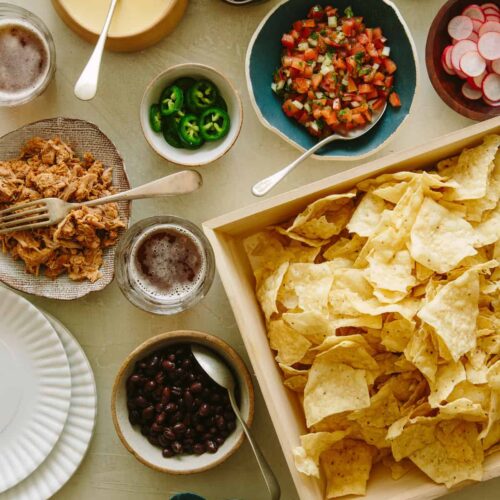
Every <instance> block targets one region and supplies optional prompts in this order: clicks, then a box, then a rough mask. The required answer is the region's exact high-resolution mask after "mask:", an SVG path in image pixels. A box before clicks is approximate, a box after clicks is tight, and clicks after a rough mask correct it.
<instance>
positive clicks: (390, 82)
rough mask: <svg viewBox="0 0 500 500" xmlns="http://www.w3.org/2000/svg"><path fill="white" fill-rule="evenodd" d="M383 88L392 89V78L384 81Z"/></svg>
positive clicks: (389, 77)
mask: <svg viewBox="0 0 500 500" xmlns="http://www.w3.org/2000/svg"><path fill="white" fill-rule="evenodd" d="M384 83H385V86H386V87H387V88H388V89H390V88H391V87H392V84H393V83H394V77H393V76H388V77H386V79H385V82H384Z"/></svg>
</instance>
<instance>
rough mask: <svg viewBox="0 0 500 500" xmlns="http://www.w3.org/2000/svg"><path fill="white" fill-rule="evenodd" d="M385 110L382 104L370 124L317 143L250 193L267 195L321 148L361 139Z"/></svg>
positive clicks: (257, 184)
mask: <svg viewBox="0 0 500 500" xmlns="http://www.w3.org/2000/svg"><path fill="white" fill-rule="evenodd" d="M386 108H387V103H385V104H384V107H383V108H381V109H380V110H378V112H377V113H374V114H373V119H372V121H371V122H370V123H367V124H366V125H365V126H364V127H363V128H355V129H352V130H349V131H348V132H347V133H346V134H345V135H340V134H333V135H330V136H328V137H325V139H323V140H322V141H319V142H318V143H317V144H315V145H314V146H313V147H312V148H310V149H308V150H307V151H306V152H305V153H303V154H302V155H300V156H299V157H298V158H297V159H296V160H294V161H293V162H292V163H290V164H289V165H287V166H286V167H284V168H282V169H281V170H278V172H276V173H274V174H272V175H270V176H269V177H266V178H265V179H262V180H260V181H259V182H257V183H256V184H254V186H253V188H252V193H253V194H254V195H255V196H264V195H265V194H267V193H269V191H271V189H273V187H274V186H276V185H277V184H278V183H279V182H281V181H282V180H283V179H284V178H285V177H286V176H287V175H288V174H289V173H290V172H291V171H292V170H294V169H295V167H297V166H298V165H300V164H301V163H302V162H303V161H304V160H305V159H306V158H309V156H311V155H312V154H313V153H315V152H316V151H318V149H321V148H322V147H323V146H326V145H327V144H330V142H333V141H351V140H352V139H357V138H358V137H361V136H362V135H363V134H366V133H367V132H368V131H369V130H371V129H372V128H373V127H374V126H375V125H376V124H377V122H378V121H379V120H380V118H382V115H383V114H384V112H385V110H386Z"/></svg>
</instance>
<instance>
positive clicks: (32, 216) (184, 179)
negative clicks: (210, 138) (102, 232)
mask: <svg viewBox="0 0 500 500" xmlns="http://www.w3.org/2000/svg"><path fill="white" fill-rule="evenodd" d="M202 182H203V181H202V177H201V175H200V174H199V173H198V172H196V171H195V170H183V171H182V172H177V173H175V174H172V175H169V176H167V177H163V178H162V179H158V180H156V181H152V182H149V183H148V184H144V185H143V186H139V187H136V188H134V189H130V190H128V191H124V192H122V193H116V194H112V195H110V196H105V197H103V198H97V199H96V200H90V201H85V202H83V203H68V202H66V201H64V200H60V199H59V198H44V199H41V200H34V201H30V202H28V203H20V204H17V205H13V206H11V207H9V208H6V209H5V210H0V234H5V233H12V232H14V231H25V230H27V229H37V228H41V227H47V226H52V225H54V224H57V223H58V222H60V221H62V220H63V219H64V217H66V215H68V213H69V212H71V210H75V209H76V208H80V207H93V206H96V205H103V204H105V203H111V202H117V201H129V200H138V199H141V198H157V197H160V196H172V195H177V194H186V193H191V192H193V191H196V190H197V189H199V188H200V187H201V185H202Z"/></svg>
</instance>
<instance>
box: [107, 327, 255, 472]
mask: <svg viewBox="0 0 500 500" xmlns="http://www.w3.org/2000/svg"><path fill="white" fill-rule="evenodd" d="M193 343H196V344H201V345H203V346H205V347H208V348H210V349H212V350H213V351H215V352H216V353H217V354H219V355H220V356H221V357H222V358H223V359H224V360H225V361H226V362H227V364H228V366H229V367H230V368H231V370H232V371H233V374H234V376H235V379H236V381H237V391H236V396H237V400H238V405H239V409H240V412H241V414H242V416H243V418H244V419H245V421H246V423H247V424H248V425H249V426H250V425H251V423H252V420H253V412H254V392H253V385H252V380H251V378H250V374H249V372H248V370H247V368H246V366H245V364H244V362H243V360H242V359H241V358H240V356H239V355H238V354H237V353H236V351H234V349H233V348H232V347H230V346H229V345H228V344H226V343H225V342H224V341H222V340H220V339H219V338H217V337H214V336H213V335H209V334H207V333H202V332H195V331H191V330H179V331H174V332H168V333H164V334H162V335H158V336H156V337H153V338H151V339H149V340H147V341H146V342H144V343H143V344H141V345H140V346H139V347H137V348H136V349H135V350H134V351H133V352H132V353H131V354H130V355H129V356H128V357H127V358H126V359H125V361H124V362H123V364H122V366H121V368H120V370H119V372H118V375H117V377H116V380H115V384H114V387H113V394H112V402H111V411H112V416H113V423H114V425H115V429H116V432H117V433H118V436H119V438H120V440H121V441H122V443H123V444H124V446H125V447H126V448H127V450H128V451H130V452H131V453H132V454H133V455H134V456H135V457H136V458H137V459H138V460H139V461H140V462H142V463H143V464H145V465H147V466H149V467H151V468H153V469H155V470H158V471H162V472H167V473H171V474H192V473H195V472H202V471H205V470H207V469H210V468H212V467H215V466H216V465H218V464H220V463H222V462H224V461H225V460H226V459H227V458H228V457H229V456H230V455H232V454H233V453H234V452H235V451H236V450H237V449H238V448H239V447H240V445H241V443H242V441H243V438H244V434H243V430H242V428H241V426H240V425H239V423H238V421H237V419H236V415H235V413H234V411H233V409H232V408H231V404H230V402H229V397H228V394H227V391H226V390H225V389H223V388H222V387H220V386H219V385H217V384H216V383H215V382H214V381H213V380H212V379H211V378H210V377H209V376H208V375H207V374H206V373H205V372H204V370H203V369H202V368H201V366H200V365H199V364H198V362H197V361H196V359H195V358H194V356H193V353H192V352H191V346H192V345H193Z"/></svg>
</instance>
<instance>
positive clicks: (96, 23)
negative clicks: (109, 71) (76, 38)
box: [52, 0, 188, 52]
mask: <svg viewBox="0 0 500 500" xmlns="http://www.w3.org/2000/svg"><path fill="white" fill-rule="evenodd" d="M129 1H131V0H129ZM133 1H135V2H137V3H138V4H140V3H141V1H139V0H133ZM155 3H158V5H159V8H158V9H157V12H156V9H155V11H154V12H152V13H151V12H149V13H146V14H145V15H147V16H148V17H147V19H148V22H144V21H143V22H142V23H140V26H139V27H138V29H134V28H133V27H131V28H129V29H126V30H124V29H123V24H122V29H121V31H119V29H120V28H119V27H117V24H119V23H118V22H117V21H112V22H111V26H110V30H109V34H108V38H107V41H106V48H107V49H108V50H111V51H114V52H134V51H137V50H143V49H145V48H147V47H150V46H151V45H154V44H155V43H157V42H159V41H160V40H161V39H162V38H164V37H165V36H167V35H168V34H169V33H170V32H171V31H173V30H174V28H175V27H176V26H177V25H178V24H179V22H180V21H181V19H182V17H183V15H184V12H185V10H186V7H187V4H188V0H156V2H153V1H152V2H151V5H149V11H151V10H152V9H153V8H154V7H155V6H154V5H153V4H155ZM52 5H53V6H54V9H55V10H56V12H57V13H58V14H59V16H60V17H61V19H62V20H63V21H64V22H65V23H66V24H67V25H68V26H69V27H70V28H71V29H72V30H73V31H74V32H75V33H77V34H78V35H80V36H81V37H82V38H83V39H85V40H87V42H90V43H94V44H95V43H96V41H97V38H98V37H99V34H100V32H101V26H102V25H103V24H104V20H105V17H106V13H107V11H108V5H109V2H105V1H103V0H85V1H81V0H78V1H77V0H52ZM128 7H129V5H125V4H122V5H120V2H119V3H118V5H117V6H116V11H115V16H117V15H122V16H123V17H125V16H126V14H128V11H127V8H128ZM120 9H123V11H122V12H121V14H120ZM147 10H148V9H146V11H147ZM89 12H91V13H92V19H90V17H88V13H89ZM128 18H130V16H128ZM113 23H115V24H113Z"/></svg>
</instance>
